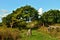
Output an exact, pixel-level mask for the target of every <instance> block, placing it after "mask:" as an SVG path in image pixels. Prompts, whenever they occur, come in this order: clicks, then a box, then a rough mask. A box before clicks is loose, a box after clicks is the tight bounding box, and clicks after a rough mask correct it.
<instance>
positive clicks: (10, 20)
mask: <svg viewBox="0 0 60 40" xmlns="http://www.w3.org/2000/svg"><path fill="white" fill-rule="evenodd" d="M34 20H38V12H37V10H36V9H35V8H33V7H31V6H29V5H26V6H22V7H20V8H17V9H16V10H14V11H13V12H12V13H11V14H9V15H7V16H6V17H5V18H3V19H2V22H3V23H6V25H7V26H8V27H11V28H12V27H23V28H24V27H26V25H27V23H29V22H31V21H34Z"/></svg>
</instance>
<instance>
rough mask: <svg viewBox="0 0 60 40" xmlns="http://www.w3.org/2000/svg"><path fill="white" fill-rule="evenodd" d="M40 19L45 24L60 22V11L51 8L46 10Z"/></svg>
mask: <svg viewBox="0 0 60 40" xmlns="http://www.w3.org/2000/svg"><path fill="white" fill-rule="evenodd" d="M40 19H41V21H42V23H44V24H54V23H60V21H59V20H60V11H59V10H52V9H51V10H49V11H47V12H44V13H43V15H42V16H41V18H40Z"/></svg>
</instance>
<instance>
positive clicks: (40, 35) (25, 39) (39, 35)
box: [21, 30, 58, 40]
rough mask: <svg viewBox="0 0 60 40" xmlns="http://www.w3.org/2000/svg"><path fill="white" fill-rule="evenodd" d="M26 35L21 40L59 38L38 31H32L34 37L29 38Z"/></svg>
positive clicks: (50, 39) (52, 39)
mask: <svg viewBox="0 0 60 40" xmlns="http://www.w3.org/2000/svg"><path fill="white" fill-rule="evenodd" d="M22 35H24V36H23V37H22V39H21V40H58V39H57V38H54V37H51V36H50V35H49V34H45V33H42V32H38V31H37V30H33V31H32V36H30V37H28V36H26V34H24V33H23V34H22Z"/></svg>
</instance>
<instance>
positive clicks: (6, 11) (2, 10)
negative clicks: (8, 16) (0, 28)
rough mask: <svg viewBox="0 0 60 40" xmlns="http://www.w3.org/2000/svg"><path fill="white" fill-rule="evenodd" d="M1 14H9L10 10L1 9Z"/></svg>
mask: <svg viewBox="0 0 60 40" xmlns="http://www.w3.org/2000/svg"><path fill="white" fill-rule="evenodd" d="M0 12H1V13H8V12H9V11H8V10H5V9H1V10H0Z"/></svg>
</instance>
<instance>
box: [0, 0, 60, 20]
mask: <svg viewBox="0 0 60 40" xmlns="http://www.w3.org/2000/svg"><path fill="white" fill-rule="evenodd" d="M24 5H31V6H32V7H34V8H35V9H37V10H38V9H39V8H43V10H44V11H47V10H49V9H60V0H0V20H1V18H2V17H3V16H5V15H6V14H9V13H11V12H12V11H13V10H15V9H16V8H19V7H21V6H24ZM1 16H2V17H1Z"/></svg>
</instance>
